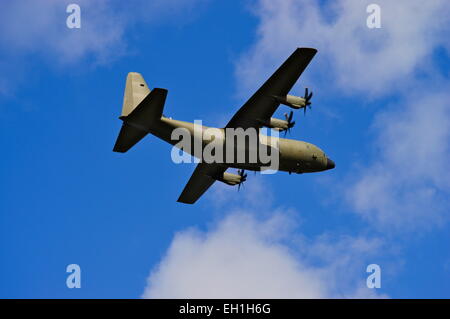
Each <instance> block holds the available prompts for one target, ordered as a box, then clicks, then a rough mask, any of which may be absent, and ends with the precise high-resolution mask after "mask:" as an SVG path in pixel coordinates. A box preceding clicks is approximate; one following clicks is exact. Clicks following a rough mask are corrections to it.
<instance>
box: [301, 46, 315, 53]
mask: <svg viewBox="0 0 450 319" xmlns="http://www.w3.org/2000/svg"><path fill="white" fill-rule="evenodd" d="M296 51H299V52H308V53H313V54H316V53H317V49H315V48H306V47H301V48H297V50H296Z"/></svg>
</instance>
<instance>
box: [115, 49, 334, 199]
mask: <svg viewBox="0 0 450 319" xmlns="http://www.w3.org/2000/svg"><path fill="white" fill-rule="evenodd" d="M316 53H317V50H316V49H313V48H297V49H296V50H295V51H294V52H293V53H292V54H291V55H290V56H289V58H288V59H287V60H286V61H285V62H284V63H283V64H282V65H281V66H280V67H279V68H278V69H277V70H276V71H275V73H274V74H273V75H272V76H271V77H270V78H269V79H268V80H267V81H266V82H265V83H264V84H263V85H262V86H261V87H260V88H259V89H258V90H257V91H256V93H254V94H253V96H252V97H250V99H249V100H248V101H247V102H246V103H245V104H244V105H243V106H242V107H241V108H240V109H239V110H238V111H237V112H236V113H235V114H234V116H233V117H232V118H231V120H230V121H229V122H228V124H227V125H226V126H225V127H224V128H216V130H220V131H224V130H227V129H239V128H241V129H243V130H246V129H249V128H250V129H255V130H257V132H258V145H259V147H262V146H261V145H264V146H265V147H266V148H267V149H269V152H270V149H272V151H273V147H272V146H273V145H276V146H277V149H278V151H279V163H278V169H277V170H278V171H285V172H288V173H289V174H291V173H298V174H301V173H312V172H321V171H325V170H329V169H333V168H334V167H335V163H334V162H333V160H331V159H330V158H329V157H328V156H327V155H326V154H325V152H324V151H322V150H321V149H320V148H319V147H317V146H316V145H313V144H311V143H307V142H304V141H299V140H293V139H287V138H281V137H280V138H273V139H272V138H268V137H267V136H265V135H262V134H261V133H260V129H261V128H264V127H266V128H270V129H274V130H277V131H279V132H285V133H286V132H288V131H289V130H290V129H291V128H292V127H293V126H294V124H295V122H293V121H292V118H293V112H292V110H291V112H290V113H289V114H285V120H282V119H276V118H272V115H273V114H274V113H275V111H276V110H277V108H278V107H279V106H280V104H283V105H286V106H288V107H290V108H292V109H296V110H298V109H302V108H303V111H304V112H306V108H307V107H309V108H311V102H310V100H311V97H312V92H311V93H308V89H306V90H305V96H304V97H298V96H293V95H289V94H288V93H289V91H290V90H291V89H292V87H293V86H294V84H295V83H296V81H297V80H298V78H299V77H300V75H301V74H302V73H303V71H304V70H305V69H306V67H307V66H308V64H309V63H310V62H311V60H312V59H313V57H314V56H315V54H316ZM167 92H168V91H167V90H166V89H162V88H154V89H152V90H150V89H149V87H148V86H147V83H146V82H145V80H144V78H143V77H142V75H141V74H139V73H136V72H130V73H129V74H128V75H127V80H126V84H125V93H124V101H123V107H122V114H121V116H120V117H119V119H121V120H122V121H123V124H122V127H121V129H120V132H119V135H118V137H117V140H116V143H115V145H114V148H113V151H114V152H119V153H125V152H127V151H128V150H129V149H130V148H131V147H133V146H134V145H135V144H136V143H138V142H139V141H140V140H141V139H142V138H144V137H145V136H146V135H147V134H148V133H150V134H153V135H155V136H156V137H158V138H160V139H162V140H164V141H166V142H168V143H170V144H172V145H174V146H175V147H177V143H178V142H179V140H174V139H173V138H172V132H173V130H175V129H177V128H183V129H185V130H187V131H188V132H189V133H191V135H192V136H194V135H195V129H196V128H195V124H194V123H190V122H184V121H178V120H174V119H172V118H170V117H166V116H164V115H163V108H164V104H165V100H166V96H167ZM206 129H208V127H206V126H203V125H201V130H202V131H203V130H206ZM222 138H224V140H225V143H227V142H230V141H227V140H226V138H227V137H226V135H223V137H222ZM263 140H265V141H266V142H264V143H263V142H262V141H263ZM268 140H271V141H270V142H271V143H272V142H274V141H276V144H270V145H269V144H268V143H269V142H268ZM210 142H211V139H210V140H208V139H204V138H202V139H201V147H202V149H205V147H206V146H207V145H208V143H210ZM248 147H249V146H248V144H245V147H244V149H243V150H242V149H241V150H242V151H243V152H248V151H249V150H248ZM183 151H185V152H187V153H189V154H191V155H193V156H196V157H198V154H195V152H194V151H193V150H189V149H188V150H186V149H183ZM233 159H235V158H234V157H233ZM264 165H265V164H263V163H262V162H261V161H257V162H249V161H248V157H245V161H244V162H242V161H236V160H234V161H230V162H217V163H216V162H213V163H208V162H205V161H201V160H200V162H199V163H198V165H197V167H196V168H195V170H194V172H193V174H192V176H191V178H190V179H189V181H188V182H187V184H186V186H185V187H184V189H183V191H182V192H181V195H180V196H179V198H178V202H181V203H186V204H194V203H195V202H196V201H197V200H198V199H199V198H200V197H201V196H202V195H203V194H204V193H205V192H206V191H207V190H208V188H209V187H210V186H211V185H212V184H213V183H214V182H215V181H221V182H223V183H226V184H228V185H238V189H239V188H240V186H241V184H242V183H243V182H245V180H246V179H247V174H246V173H245V172H244V170H250V171H255V172H256V171H261V170H262V168H263V166H264ZM228 168H236V169H238V174H233V173H228V172H226V170H227V169H228Z"/></svg>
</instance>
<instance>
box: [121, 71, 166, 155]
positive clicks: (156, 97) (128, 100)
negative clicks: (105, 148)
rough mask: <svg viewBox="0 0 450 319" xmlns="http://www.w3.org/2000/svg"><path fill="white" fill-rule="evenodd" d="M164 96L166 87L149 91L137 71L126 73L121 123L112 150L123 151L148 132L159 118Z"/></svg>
mask: <svg viewBox="0 0 450 319" xmlns="http://www.w3.org/2000/svg"><path fill="white" fill-rule="evenodd" d="M166 96H167V90H166V89H158V88H155V89H153V90H152V91H150V89H149V88H148V87H147V83H145V81H144V78H143V77H142V75H140V74H139V73H135V72H130V73H129V74H128V76H127V83H126V87H125V96H124V101H123V107H122V115H121V116H120V119H121V120H122V121H123V125H122V128H121V129H120V133H119V136H118V137H117V140H116V144H115V145H114V149H113V151H114V152H120V153H125V152H126V151H128V150H129V149H130V148H131V147H133V146H134V145H135V144H136V143H137V142H139V141H140V140H141V139H142V138H143V137H144V136H145V135H147V134H148V133H149V131H150V130H151V128H152V125H153V124H154V123H155V122H156V121H159V120H160V119H161V116H162V111H163V108H164V103H165V101H166Z"/></svg>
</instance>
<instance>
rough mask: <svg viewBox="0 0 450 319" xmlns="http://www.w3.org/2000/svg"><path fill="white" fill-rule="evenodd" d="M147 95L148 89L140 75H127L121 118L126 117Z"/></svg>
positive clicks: (131, 73) (132, 73)
mask: <svg viewBox="0 0 450 319" xmlns="http://www.w3.org/2000/svg"><path fill="white" fill-rule="evenodd" d="M149 93H150V89H149V87H148V85H147V83H145V80H144V78H143V77H142V75H141V74H140V73H137V72H130V73H128V76H127V82H126V84H125V93H124V96H123V106H122V114H121V117H125V116H128V114H130V113H131V112H132V111H133V110H134V109H135V108H136V106H138V105H139V103H141V102H142V100H143V99H144V98H145V97H146V96H147V95H148V94H149Z"/></svg>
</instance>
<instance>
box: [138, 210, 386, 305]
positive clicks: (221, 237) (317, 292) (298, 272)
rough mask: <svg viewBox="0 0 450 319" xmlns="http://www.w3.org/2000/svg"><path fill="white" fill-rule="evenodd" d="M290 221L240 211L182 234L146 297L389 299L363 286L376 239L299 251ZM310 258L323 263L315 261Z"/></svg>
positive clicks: (318, 245)
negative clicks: (210, 225) (365, 258)
mask: <svg viewBox="0 0 450 319" xmlns="http://www.w3.org/2000/svg"><path fill="white" fill-rule="evenodd" d="M290 225H291V220H290V219H289V218H287V217H286V216H285V215H283V214H282V213H275V214H273V215H272V217H271V218H269V219H267V220H263V221H261V220H257V219H256V218H255V217H254V216H253V215H251V214H248V213H247V214H243V213H240V214H231V215H229V216H228V217H226V218H225V219H224V220H223V221H221V222H220V223H219V224H218V225H217V226H216V227H214V228H213V229H211V230H210V231H208V232H201V231H198V230H195V229H190V230H186V231H183V232H180V233H178V234H177V235H176V236H175V238H174V240H173V242H172V244H171V246H170V248H169V250H168V252H167V254H166V256H165V257H164V258H163V260H162V261H161V263H160V264H159V265H158V267H156V268H155V269H154V270H153V271H152V273H151V274H150V276H149V278H148V285H147V287H146V289H145V291H144V293H143V295H142V297H144V298H334V297H348V298H351V297H364V298H370V297H385V296H383V295H377V294H376V293H375V292H374V291H373V290H371V289H368V288H367V287H365V277H364V276H365V275H366V274H365V272H364V271H365V268H364V267H365V266H364V264H363V263H362V255H364V254H367V253H373V252H374V251H375V250H376V249H378V245H377V244H374V243H373V242H371V241H368V240H366V239H363V238H345V239H343V240H342V241H341V242H338V243H332V242H330V241H328V239H326V240H325V239H323V238H322V239H320V240H318V241H317V242H316V243H312V245H311V243H309V244H310V246H308V247H306V245H305V246H304V247H299V251H293V250H292V248H289V246H288V245H287V244H285V241H286V240H290V239H292V238H293V237H292V236H294V235H293V233H292V232H291V233H289V232H287V233H286V229H289V228H292V227H291V226H290ZM294 237H295V236H294ZM335 240H336V239H335V238H333V241H335ZM305 244H306V243H305ZM343 248H345V249H343ZM336 251H338V252H339V254H337V253H336ZM303 253H304V254H303ZM311 256H314V257H315V258H320V259H321V260H322V261H323V262H324V265H323V266H321V267H315V266H311V265H310V264H309V263H308V259H309V258H311ZM327 258H328V259H327ZM349 269H352V270H356V271H355V272H354V273H352V272H349ZM358 270H359V271H358ZM358 273H359V274H360V275H359V276H358Z"/></svg>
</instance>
